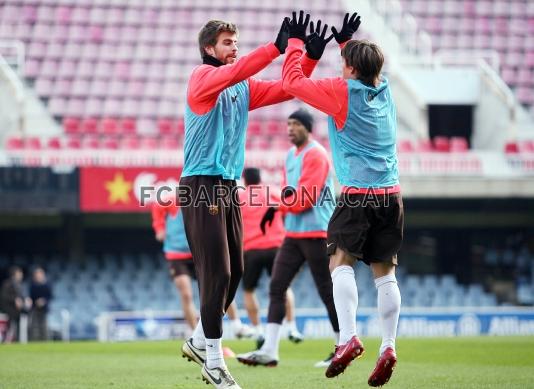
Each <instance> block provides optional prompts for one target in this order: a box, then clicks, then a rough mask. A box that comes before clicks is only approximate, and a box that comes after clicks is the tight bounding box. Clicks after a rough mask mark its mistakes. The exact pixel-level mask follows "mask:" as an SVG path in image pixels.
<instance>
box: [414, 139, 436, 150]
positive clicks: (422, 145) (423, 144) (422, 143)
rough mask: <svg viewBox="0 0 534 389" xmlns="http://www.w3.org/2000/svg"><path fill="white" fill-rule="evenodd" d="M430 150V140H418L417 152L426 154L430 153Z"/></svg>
mask: <svg viewBox="0 0 534 389" xmlns="http://www.w3.org/2000/svg"><path fill="white" fill-rule="evenodd" d="M432 149H433V148H432V142H431V141H430V139H420V140H419V142H418V143H417V151H419V152H423V153H426V152H430V151H432Z"/></svg>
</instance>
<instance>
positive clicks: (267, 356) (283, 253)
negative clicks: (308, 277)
mask: <svg viewBox="0 0 534 389" xmlns="http://www.w3.org/2000/svg"><path fill="white" fill-rule="evenodd" d="M304 260H305V259H304V256H303V254H302V253H301V252H300V249H299V246H298V244H297V239H291V238H285V239H284V242H283V243H282V247H280V250H279V251H278V254H277V256H276V259H275V261H274V266H273V271H272V276H271V282H270V286H269V311H268V315H267V328H266V331H265V343H264V344H263V346H262V347H261V349H260V350H257V351H253V352H251V353H246V354H241V355H238V356H237V359H238V361H240V362H242V363H244V364H248V365H265V366H276V365H277V364H278V346H279V342H280V331H281V325H282V321H283V319H284V316H285V313H286V312H285V300H286V292H287V289H288V288H289V285H290V284H291V281H292V280H293V278H294V277H295V275H296V274H297V273H298V271H299V269H300V267H301V266H302V264H303V263H304Z"/></svg>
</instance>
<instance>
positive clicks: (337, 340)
mask: <svg viewBox="0 0 534 389" xmlns="http://www.w3.org/2000/svg"><path fill="white" fill-rule="evenodd" d="M334 341H335V342H336V346H337V345H338V344H339V332H334Z"/></svg>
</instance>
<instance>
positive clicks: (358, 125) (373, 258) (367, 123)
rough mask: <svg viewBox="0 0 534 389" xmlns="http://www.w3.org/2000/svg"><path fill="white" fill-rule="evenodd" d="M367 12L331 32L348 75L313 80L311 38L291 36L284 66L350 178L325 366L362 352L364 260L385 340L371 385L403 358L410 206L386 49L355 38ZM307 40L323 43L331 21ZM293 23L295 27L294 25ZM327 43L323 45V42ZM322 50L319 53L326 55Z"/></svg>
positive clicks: (334, 254)
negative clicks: (305, 68)
mask: <svg viewBox="0 0 534 389" xmlns="http://www.w3.org/2000/svg"><path fill="white" fill-rule="evenodd" d="M359 25H360V18H359V17H358V16H357V14H353V15H352V16H351V17H350V19H349V14H346V15H345V19H344V21H343V26H342V28H341V29H340V31H339V32H338V31H337V30H336V29H335V28H332V33H333V34H332V35H333V37H334V38H335V39H336V41H337V42H338V44H339V45H340V47H341V57H342V77H335V78H325V79H319V80H310V79H309V78H308V77H307V76H306V75H305V74H304V73H303V72H302V66H301V63H300V58H301V55H302V47H303V46H304V44H305V43H304V42H303V40H302V39H298V37H296V38H293V39H290V40H289V48H288V52H287V54H286V58H285V61H284V66H283V73H282V74H283V80H284V90H286V91H287V92H288V93H291V94H292V95H294V96H295V97H297V98H299V99H301V100H302V101H304V102H306V103H308V104H310V105H311V106H313V107H315V108H317V109H319V110H321V111H322V112H324V113H326V114H327V115H329V118H328V123H329V138H330V144H331V147H332V153H333V158H334V167H335V171H336V174H337V176H338V179H339V181H340V183H341V184H342V185H343V188H342V195H341V204H340V205H338V206H337V207H336V210H335V211H334V214H333V215H332V219H331V220H330V223H329V225H328V238H327V250H328V254H329V255H330V270H331V272H332V282H333V287H334V301H335V304H336V311H337V314H338V318H339V326H340V339H339V344H338V346H337V347H336V353H335V356H334V358H333V359H332V361H331V363H330V366H329V367H328V368H327V370H326V376H327V377H329V378H330V377H335V376H337V375H338V374H340V373H342V372H343V371H344V370H345V368H346V367H347V366H348V365H349V364H350V362H351V361H352V360H353V359H355V358H358V357H359V356H361V355H362V354H363V351H364V348H363V345H362V343H361V341H360V340H359V339H358V336H357V333H356V320H355V317H356V308H357V306H358V290H357V286H356V281H355V278H354V270H353V265H354V264H355V262H356V261H357V260H360V261H362V262H364V263H365V264H367V265H369V266H370V267H371V270H372V272H373V275H374V279H375V285H376V289H377V291H378V313H379V316H380V321H381V329H382V344H381V346H380V350H379V357H378V360H377V363H376V367H375V369H374V370H373V372H372V373H371V375H370V376H369V380H368V383H369V385H371V386H382V385H384V384H385V383H386V382H388V380H389V379H390V377H391V375H392V373H393V369H394V367H395V365H396V362H397V356H396V353H395V338H396V332H397V324H398V320H399V312H400V305H401V296H400V292H399V288H398V285H397V280H396V278H395V267H396V265H397V252H398V251H399V249H400V247H401V244H402V239H403V223H404V211H403V204H402V197H401V194H400V186H399V178H398V170H397V154H396V111H395V104H394V102H393V99H392V96H391V90H390V87H389V83H388V80H387V78H386V77H384V76H383V75H382V74H381V69H382V65H383V63H384V56H383V54H382V52H381V50H380V48H379V47H378V46H377V45H376V44H374V43H371V42H368V41H361V40H352V35H353V34H354V33H355V32H356V30H357V29H358V27H359ZM317 27H318V28H317V31H315V32H314V34H312V36H311V37H310V38H309V39H308V40H307V42H306V47H307V51H308V55H310V48H309V47H312V48H314V49H319V50H318V52H317V53H315V55H316V56H317V55H319V54H322V50H324V47H325V46H326V44H327V43H328V41H329V40H330V39H332V36H330V37H328V38H326V37H325V34H326V26H325V28H324V30H323V31H321V29H320V27H319V26H317ZM298 28H299V26H293V23H290V26H289V30H290V34H291V31H292V30H293V29H298ZM321 49H322V50H321ZM319 56H320V55H319Z"/></svg>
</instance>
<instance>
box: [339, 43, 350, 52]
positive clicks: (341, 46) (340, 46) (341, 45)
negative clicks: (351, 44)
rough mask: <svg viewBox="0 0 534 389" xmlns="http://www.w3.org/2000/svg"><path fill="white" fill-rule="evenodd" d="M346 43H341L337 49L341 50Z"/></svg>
mask: <svg viewBox="0 0 534 389" xmlns="http://www.w3.org/2000/svg"><path fill="white" fill-rule="evenodd" d="M347 42H348V41H345V42H343V43H340V44H339V49H340V50H343V48H344V47H345V46H346V45H347Z"/></svg>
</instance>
